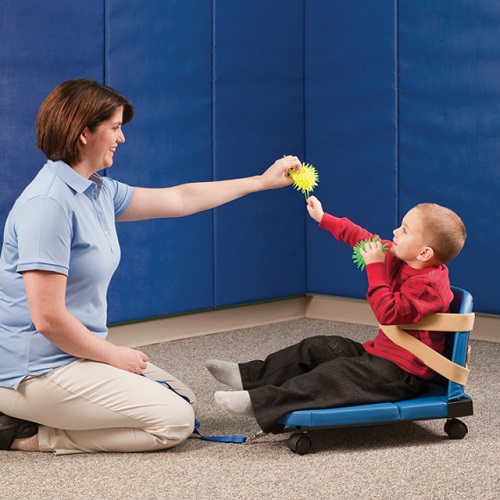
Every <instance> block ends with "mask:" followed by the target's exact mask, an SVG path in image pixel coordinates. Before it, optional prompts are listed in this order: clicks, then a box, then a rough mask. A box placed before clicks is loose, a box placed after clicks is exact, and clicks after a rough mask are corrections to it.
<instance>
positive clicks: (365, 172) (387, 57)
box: [305, 0, 397, 297]
mask: <svg viewBox="0 0 500 500" xmlns="http://www.w3.org/2000/svg"><path fill="white" fill-rule="evenodd" d="M394 16H395V12H394V3H393V2H379V1H377V0H362V1H358V2H306V14H305V19H306V29H305V32H306V36H305V46H306V55H305V60H306V64H305V102H306V127H305V130H306V157H307V161H309V162H311V163H313V164H314V165H315V166H316V167H317V169H318V171H319V176H320V182H319V186H318V188H317V189H316V190H315V192H314V194H315V195H316V196H317V197H318V198H319V199H320V201H321V202H322V204H323V208H324V209H325V211H327V212H330V213H331V214H333V215H336V216H339V217H344V216H345V217H349V218H350V219H352V220H354V222H356V223H357V224H360V225H362V226H364V227H366V228H367V229H369V230H372V231H373V232H378V233H379V234H380V236H381V237H382V238H392V230H393V229H394V227H395V225H396V218H397V217H396V215H397V214H396V207H397V204H396V199H397V166H396V157H395V156H396V123H395V122H396V109H395V106H396V101H395V94H394V86H395V78H396V75H395V64H394V54H395V43H396V41H395V35H394ZM351 253H352V251H351V249H350V248H349V247H348V246H347V245H345V244H344V243H339V242H338V241H336V240H335V239H334V238H333V237H332V236H331V235H330V234H329V233H327V232H326V231H324V230H323V229H319V228H318V225H317V223H316V222H315V221H313V220H312V219H311V218H309V217H308V221H307V261H306V262H307V264H306V272H307V291H308V292H312V293H325V294H331V295H339V296H346V297H363V296H364V293H365V292H366V277H365V275H364V273H361V272H360V271H359V270H358V269H357V268H356V266H355V265H353V264H352V260H351Z"/></svg>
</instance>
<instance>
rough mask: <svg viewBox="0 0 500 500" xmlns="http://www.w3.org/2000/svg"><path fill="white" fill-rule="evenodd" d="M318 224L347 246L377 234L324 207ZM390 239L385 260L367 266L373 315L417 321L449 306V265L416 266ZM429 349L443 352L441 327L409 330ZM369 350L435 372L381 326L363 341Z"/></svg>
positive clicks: (427, 375)
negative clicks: (395, 251) (401, 255)
mask: <svg viewBox="0 0 500 500" xmlns="http://www.w3.org/2000/svg"><path fill="white" fill-rule="evenodd" d="M320 227H321V228H323V229H326V230H327V231H329V232H330V233H331V234H333V236H334V237H335V238H336V239H338V240H340V241H343V242H345V243H347V244H348V245H349V246H351V247H354V246H355V245H356V244H357V243H358V242H359V241H361V240H365V239H367V238H373V237H374V236H375V234H373V233H370V232H369V231H367V230H366V229H363V228H362V227H360V226H357V225H356V224H354V223H353V222H352V221H350V220H349V219H347V218H345V217H344V218H338V217H335V216H333V215H330V214H327V213H325V215H324V216H323V218H322V219H321V222H320ZM383 242H384V243H387V244H388V252H387V256H386V259H385V262H376V263H373V264H368V265H367V266H366V271H367V276H368V292H367V294H366V298H367V299H368V302H369V303H370V306H371V308H372V311H373V312H374V314H375V317H376V319H377V321H378V322H379V323H380V324H381V325H404V324H411V323H416V322H417V321H419V320H420V319H422V318H423V317H424V316H427V315H429V314H432V313H436V312H448V311H449V305H450V303H451V301H452V300H453V293H452V291H451V289H450V281H449V277H448V268H447V267H446V266H445V265H444V264H442V265H439V266H437V267H428V268H425V269H414V268H412V267H410V266H408V265H407V264H406V263H405V262H403V261H402V260H400V259H398V258H396V257H394V256H393V255H392V254H391V252H390V251H389V249H390V247H391V246H392V242H391V241H388V240H383ZM408 333H410V335H413V336H414V337H416V338H418V339H419V340H420V341H422V342H424V343H425V344H427V345H428V346H429V347H432V349H434V350H436V351H438V352H443V349H444V343H445V335H444V334H443V333H441V332H428V331H408ZM363 347H364V348H365V349H366V350H367V351H368V352H369V353H371V354H374V355H376V356H380V357H382V358H385V359H388V360H389V361H392V362H393V363H394V364H396V365H397V366H399V367H400V368H401V369H403V370H405V371H406V372H408V373H412V374H413V375H416V376H418V377H421V378H423V379H426V380H429V379H431V378H432V377H433V376H434V372H433V371H432V370H431V369H430V368H428V367H427V366H425V365H424V364H423V363H422V362H421V361H420V360H419V359H418V358H416V357H415V356H414V355H413V354H411V353H410V352H409V351H407V350H406V349H403V348H402V347H399V346H397V345H396V344H394V342H392V341H391V340H390V339H389V338H388V337H387V336H386V335H385V334H384V333H383V332H382V331H381V330H379V334H378V335H377V336H376V337H375V338H374V339H373V340H370V341H368V342H365V343H364V344H363Z"/></svg>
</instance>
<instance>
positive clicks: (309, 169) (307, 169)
mask: <svg viewBox="0 0 500 500" xmlns="http://www.w3.org/2000/svg"><path fill="white" fill-rule="evenodd" d="M290 177H291V178H292V179H293V187H294V188H295V189H297V190H298V191H301V192H302V194H303V195H304V196H305V197H306V199H307V198H309V196H310V194H311V193H312V192H313V190H314V188H315V187H316V186H317V185H318V181H319V176H318V172H317V170H316V169H315V168H314V167H313V166H312V165H311V164H310V163H302V170H301V171H300V172H297V170H295V169H294V168H292V169H291V170H290Z"/></svg>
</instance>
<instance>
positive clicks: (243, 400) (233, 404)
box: [214, 391, 255, 418]
mask: <svg viewBox="0 0 500 500" xmlns="http://www.w3.org/2000/svg"><path fill="white" fill-rule="evenodd" d="M214 398H215V402H216V403H217V404H218V405H219V406H220V407H221V408H222V409H223V410H226V411H227V412H229V413H232V414H233V415H241V416H243V417H254V418H255V415H254V412H253V408H252V401H251V400H250V394H249V393H248V391H234V392H233V391H228V392H226V391H217V392H216V393H215V394H214Z"/></svg>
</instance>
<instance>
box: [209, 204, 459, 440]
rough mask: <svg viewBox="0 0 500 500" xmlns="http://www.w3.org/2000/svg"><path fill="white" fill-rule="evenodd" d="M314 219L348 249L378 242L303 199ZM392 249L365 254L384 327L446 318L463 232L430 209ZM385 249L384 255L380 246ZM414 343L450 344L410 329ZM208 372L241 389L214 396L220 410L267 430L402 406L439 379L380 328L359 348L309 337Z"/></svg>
mask: <svg viewBox="0 0 500 500" xmlns="http://www.w3.org/2000/svg"><path fill="white" fill-rule="evenodd" d="M307 203H308V204H307V210H308V211H309V214H310V216H311V217H312V218H313V219H315V220H316V221H317V222H319V225H320V227H321V228H323V229H326V230H327V231H329V232H330V233H332V234H333V236H334V237H335V238H336V239H338V240H340V241H343V242H345V243H347V244H348V245H350V246H351V247H354V246H355V245H356V244H357V243H358V242H359V241H361V240H366V239H367V238H374V237H375V235H374V234H372V233H370V232H369V231H367V230H365V229H363V228H361V227H359V226H357V225H356V224H354V223H353V222H351V221H350V220H349V219H347V218H337V217H334V216H333V215H330V214H328V213H325V212H324V211H323V208H322V206H321V203H320V201H319V200H318V199H317V198H315V197H314V196H313V197H310V198H309V199H308V200H307ZM393 233H394V239H393V241H392V242H391V241H383V242H382V241H380V240H379V241H376V242H374V243H370V244H367V245H366V248H365V251H363V252H362V256H363V259H364V261H365V264H366V271H367V276H368V292H367V294H366V297H367V299H368V302H369V304H370V306H371V308H372V310H373V312H374V314H375V316H376V318H377V321H378V322H379V323H380V324H382V325H384V324H385V325H401V324H410V323H416V322H417V321H419V320H420V319H422V318H423V317H424V316H427V315H429V314H432V313H438V312H448V311H449V305H450V303H451V301H452V298H453V294H452V292H451V290H450V281H449V278H448V268H447V267H446V265H445V263H446V262H449V261H450V260H452V259H453V258H454V257H456V256H457V255H458V253H459V252H460V250H461V249H462V247H463V245H464V242H465V238H466V231H465V227H464V225H463V223H462V221H461V219H460V218H459V217H458V216H457V215H456V214H455V213H454V212H453V211H452V210H450V209H448V208H445V207H442V206H440V205H437V204H433V203H423V204H420V205H417V206H415V207H414V208H412V209H411V210H410V211H409V212H408V213H407V214H406V215H405V217H404V218H403V221H402V224H401V226H400V227H398V228H397V229H395V230H394V231H393ZM383 243H387V253H386V254H385V253H384V252H383V250H382V244H383ZM410 334H411V335H413V336H414V337H417V338H418V339H419V340H421V341H422V342H424V343H425V344H427V345H428V346H430V347H432V348H433V349H435V350H436V351H438V352H442V351H443V348H444V342H445V336H444V334H443V333H439V332H428V331H412V332H410ZM206 367H207V368H208V370H209V371H210V373H211V374H212V375H213V376H214V377H215V378H216V379H217V380H218V381H220V382H222V383H224V384H226V385H229V386H230V387H232V388H233V389H236V391H231V392H224V391H219V392H216V393H215V400H216V402H217V404H218V405H219V406H221V407H222V408H224V409H225V410H226V411H228V412H230V413H233V414H235V415H245V416H249V417H255V418H256V419H257V422H258V423H259V425H260V427H261V428H262V430H264V431H266V432H269V431H270V430H271V429H272V428H273V425H274V424H275V423H276V422H277V420H278V419H279V418H280V417H281V416H282V415H284V414H285V413H287V412H289V411H293V410H301V409H316V408H333V407H338V406H350V405H356V404H366V403H380V402H389V401H399V400H402V399H408V398H411V397H414V396H416V395H417V394H419V393H420V392H422V391H423V390H424V389H425V387H426V383H427V380H429V379H431V378H432V377H433V375H434V372H433V371H432V370H431V369H429V368H428V367H427V366H425V365H424V364H423V363H422V362H421V361H420V360H419V359H418V358H416V357H415V356H413V355H412V354H411V353H410V352H408V351H407V350H405V349H403V348H401V347H398V346H397V345H396V344H394V343H393V342H392V341H391V340H390V339H389V338H388V337H387V336H386V335H385V334H384V333H383V332H382V331H381V330H379V333H378V335H377V336H376V337H375V339H374V340H371V341H368V342H365V343H364V344H360V343H359V342H355V341H353V340H350V339H347V338H344V337H340V336H317V337H310V338H306V339H305V340H303V341H301V342H299V343H298V344H295V345H292V346H290V347H286V348H285V349H282V350H280V351H277V352H274V353H272V354H270V355H269V356H267V357H266V359H265V360H264V361H260V360H255V361H250V362H247V363H240V364H237V363H231V362H227V361H218V360H208V361H207V363H206Z"/></svg>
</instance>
